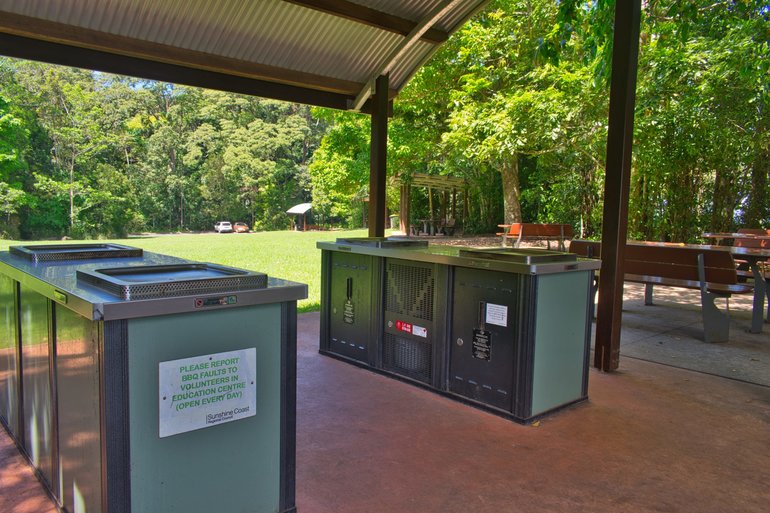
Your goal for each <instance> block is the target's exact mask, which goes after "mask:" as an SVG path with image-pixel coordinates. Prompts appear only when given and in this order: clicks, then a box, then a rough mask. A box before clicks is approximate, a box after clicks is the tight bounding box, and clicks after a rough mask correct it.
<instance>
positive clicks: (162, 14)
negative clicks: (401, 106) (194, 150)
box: [0, 0, 641, 370]
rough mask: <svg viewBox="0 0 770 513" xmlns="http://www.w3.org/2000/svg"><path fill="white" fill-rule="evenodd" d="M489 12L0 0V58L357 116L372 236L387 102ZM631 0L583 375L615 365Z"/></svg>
mask: <svg viewBox="0 0 770 513" xmlns="http://www.w3.org/2000/svg"><path fill="white" fill-rule="evenodd" d="M487 3H488V0H355V1H353V0H259V1H243V0H186V1H180V0H152V1H147V0H25V1H23V2H22V1H19V0H0V54H4V55H8V56H11V57H18V58H23V59H31V60H39V61H45V62H50V63H54V64H62V65H66V66H75V67H81V68H88V69H93V70H97V71H104V72H110V73H119V74H124V75H131V76H135V77H140V78H146V79H151V80H161V81H168V82H174V83H179V84H186V85H191V86H199V87H205V88H210V89H219V90H223V91H230V92H236V93H242V94H250V95H255V96H262V97H266V98H273V99H277V100H285V101H291V102H298V103H305V104H310V105H318V106H324V107H332V108H337V109H347V110H354V111H360V112H366V113H368V114H371V116H372V133H371V173H370V194H369V198H370V201H369V226H370V228H369V233H370V235H372V236H381V235H383V234H384V229H385V215H386V205H385V176H386V146H387V126H388V113H389V110H390V102H391V101H392V99H393V98H394V97H395V96H396V95H397V94H398V93H399V91H401V89H402V88H403V87H404V86H405V85H406V83H407V82H408V81H409V79H410V78H411V77H412V76H413V75H414V73H416V71H417V70H418V69H419V68H420V66H422V64H424V63H425V62H426V61H427V60H428V59H429V58H430V57H431V56H432V55H433V53H434V52H435V51H436V49H437V48H438V47H439V45H441V43H443V42H444V41H446V40H447V38H448V37H449V35H450V34H451V33H452V32H454V31H455V30H457V29H458V28H459V27H460V26H461V25H462V24H463V23H464V22H465V21H467V20H468V19H469V18H470V17H471V16H473V14H475V13H476V12H478V11H479V10H480V9H482V8H483V7H484V6H485V5H486V4H487ZM640 12H641V0H617V3H616V14H615V36H614V38H615V39H614V47H613V69H612V86H611V91H610V117H609V135H608V144H607V159H606V161H607V171H606V181H605V194H604V204H605V207H604V227H603V241H602V242H603V251H602V259H603V262H602V271H601V272H602V280H601V285H600V290H599V307H598V312H597V329H596V352H595V355H596V360H595V365H596V366H597V367H599V368H601V369H603V370H613V369H615V368H617V366H618V356H619V347H620V314H621V302H622V296H623V269H622V267H621V265H620V262H622V261H623V260H622V258H623V250H624V247H625V240H626V227H627V217H628V215H627V213H628V189H629V176H630V166H631V137H632V127H633V113H634V102H635V89H636V68H637V53H638V44H639V18H640Z"/></svg>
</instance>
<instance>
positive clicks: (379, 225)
mask: <svg viewBox="0 0 770 513" xmlns="http://www.w3.org/2000/svg"><path fill="white" fill-rule="evenodd" d="M370 145H371V153H370V157H369V161H370V166H369V237H383V236H384V235H385V214H386V210H387V208H386V205H385V177H386V174H387V164H388V77H387V76H379V77H377V80H376V82H375V87H374V98H373V101H372V131H371V142H370Z"/></svg>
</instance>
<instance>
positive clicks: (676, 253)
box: [569, 240, 770, 342]
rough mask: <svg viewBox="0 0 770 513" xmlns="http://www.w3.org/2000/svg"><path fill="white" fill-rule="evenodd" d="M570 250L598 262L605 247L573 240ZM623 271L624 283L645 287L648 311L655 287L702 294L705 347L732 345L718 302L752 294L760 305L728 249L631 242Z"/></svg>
mask: <svg viewBox="0 0 770 513" xmlns="http://www.w3.org/2000/svg"><path fill="white" fill-rule="evenodd" d="M569 249H570V252H572V253H575V254H577V255H580V256H587V257H589V258H597V257H599V256H600V255H601V242H597V241H585V240H573V241H572V242H571V243H570V248H569ZM739 249H743V250H746V249H748V248H739ZM768 254H770V251H768ZM623 270H624V280H625V281H630V282H635V283H643V284H644V285H645V291H644V304H645V305H652V304H653V297H652V296H653V288H654V287H655V286H657V285H664V286H667V287H680V288H687V289H698V290H700V293H701V313H702V316H703V333H704V340H705V341H706V342H726V341H728V339H729V327H730V322H729V309H728V310H726V311H725V312H722V311H720V310H719V309H718V308H717V306H716V305H715V303H714V300H715V299H717V298H720V297H721V298H729V297H730V296H731V295H733V294H744V293H745V294H748V293H751V292H752V291H753V292H754V294H755V301H756V300H757V291H756V289H754V288H753V287H752V286H751V285H749V284H746V283H739V281H738V274H737V270H736V266H735V261H734V259H733V256H732V254H731V253H730V251H729V248H727V247H725V246H705V245H697V244H676V243H667V242H653V241H628V242H627V243H626V248H625V256H624V261H623ZM763 283H764V282H763ZM761 294H762V295H761V296H760V299H761V300H762V301H761V302H760V304H759V305H758V306H757V305H756V303H755V305H754V308H755V312H756V311H759V325H760V330H761V324H762V311H763V308H764V292H763V291H762V292H761ZM757 309H758V310H757Z"/></svg>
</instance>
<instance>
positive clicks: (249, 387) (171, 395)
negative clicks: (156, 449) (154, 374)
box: [158, 347, 257, 438]
mask: <svg viewBox="0 0 770 513" xmlns="http://www.w3.org/2000/svg"><path fill="white" fill-rule="evenodd" d="M158 413H159V421H160V422H159V436H160V437H161V438H163V437H166V436H171V435H177V434H179V433H186V432H187V431H193V430H196V429H202V428H207V427H211V426H215V425H217V424H223V423H225V422H232V421H234V420H238V419H243V418H246V417H253V416H254V415H256V414H257V349H256V348H254V347H252V348H249V349H241V350H238V351H228V352H226V353H217V354H208V355H202V356H195V357H192V358H184V359H181V360H171V361H168V362H160V363H159V364H158Z"/></svg>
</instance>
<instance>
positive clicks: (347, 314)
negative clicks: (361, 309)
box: [342, 299, 356, 324]
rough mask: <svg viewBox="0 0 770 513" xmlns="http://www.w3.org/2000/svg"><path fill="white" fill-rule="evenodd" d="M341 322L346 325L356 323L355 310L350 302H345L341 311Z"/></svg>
mask: <svg viewBox="0 0 770 513" xmlns="http://www.w3.org/2000/svg"><path fill="white" fill-rule="evenodd" d="M342 320H343V321H344V322H345V323H346V324H353V323H354V322H355V321H356V315H355V310H354V308H353V302H352V301H351V300H349V299H348V300H347V301H345V308H344V309H343V310H342Z"/></svg>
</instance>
